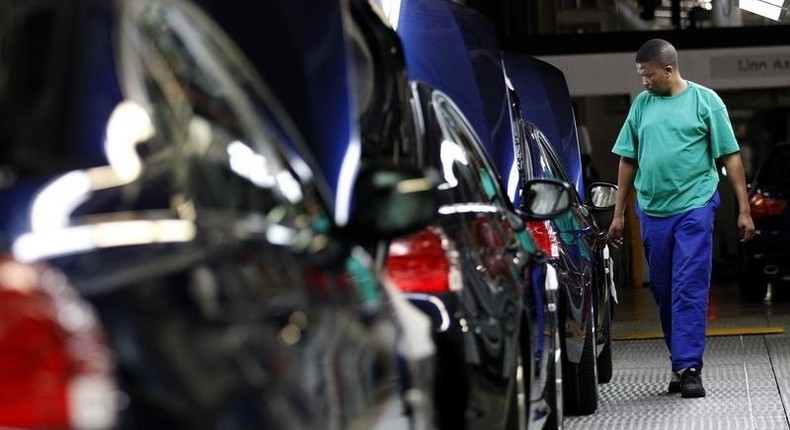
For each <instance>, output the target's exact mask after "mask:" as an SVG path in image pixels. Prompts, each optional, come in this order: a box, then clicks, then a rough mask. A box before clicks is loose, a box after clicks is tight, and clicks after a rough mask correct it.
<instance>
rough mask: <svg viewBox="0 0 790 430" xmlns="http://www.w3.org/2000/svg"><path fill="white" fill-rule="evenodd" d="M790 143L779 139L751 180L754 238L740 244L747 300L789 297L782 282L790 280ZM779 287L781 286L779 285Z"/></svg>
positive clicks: (750, 195) (741, 285) (743, 290)
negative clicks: (770, 290)
mask: <svg viewBox="0 0 790 430" xmlns="http://www.w3.org/2000/svg"><path fill="white" fill-rule="evenodd" d="M788 202H790V143H779V144H777V145H776V146H774V147H773V148H771V150H770V151H768V154H767V155H766V157H765V159H764V160H763V161H762V163H761V164H760V167H759V169H758V170H757V174H756V175H755V177H754V179H753V180H752V182H751V183H750V184H749V207H750V208H751V212H752V219H753V220H754V227H755V234H754V239H753V240H751V241H749V242H746V243H741V244H740V249H741V261H740V263H741V264H740V268H739V273H740V291H741V297H742V298H743V299H744V300H747V301H750V302H755V301H760V300H762V299H763V298H765V296H766V292H767V289H768V283H771V285H772V286H774V287H773V289H772V290H773V291H772V296H773V297H782V296H784V297H788V296H790V294H788V293H787V292H785V291H784V286H783V285H781V284H782V283H787V281H790V252H789V251H788V247H787V244H788V243H790V205H788ZM777 287H778V288H777Z"/></svg>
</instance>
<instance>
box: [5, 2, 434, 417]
mask: <svg viewBox="0 0 790 430" xmlns="http://www.w3.org/2000/svg"><path fill="white" fill-rule="evenodd" d="M9 5H10V6H9ZM9 7H10V9H9ZM3 8H5V9H6V10H10V12H12V14H13V19H12V20H8V21H6V20H5V19H4V18H5V16H6V15H5V14H4V13H3V14H0V32H2V33H0V34H1V35H2V40H3V42H4V43H3V46H2V49H3V50H2V52H0V54H2V55H0V59H2V60H1V61H2V62H0V76H2V77H3V79H2V80H0V124H1V126H2V130H0V133H1V134H0V141H2V146H3V151H2V155H1V157H2V158H0V166H1V167H0V171H1V172H2V183H1V184H0V198H2V201H3V205H2V208H1V209H0V221H2V224H0V234H1V235H2V236H0V237H1V238H2V242H1V243H0V244H2V249H0V252H2V257H0V327H1V328H2V330H0V427H18V428H41V429H66V428H78V429H108V428H123V429H126V428H130V429H132V428H133V429H138V428H139V429H150V428H168V429H248V428H272V429H289V430H290V429H303V428H304V429H345V428H378V427H386V428H425V427H426V426H429V425H430V417H427V418H425V417H423V414H427V413H429V411H430V405H429V404H428V403H426V399H428V398H429V396H427V395H426V393H425V392H426V391H427V390H430V389H431V387H432V386H431V384H430V382H431V374H430V371H429V369H430V368H429V367H427V366H429V365H431V364H432V362H431V357H432V353H433V343H432V342H431V339H430V333H429V332H428V328H429V322H428V320H427V318H425V317H424V316H423V315H422V313H420V312H418V311H417V310H416V309H414V308H413V307H411V306H410V305H408V303H406V302H405V301H404V300H403V298H402V297H401V295H400V293H398V292H397V291H395V290H394V289H393V288H388V287H387V286H386V285H382V284H381V283H380V282H379V279H378V277H377V273H376V271H375V270H374V266H373V262H372V261H371V259H370V258H369V257H368V254H367V253H366V252H365V251H364V250H363V249H362V248H360V247H359V246H356V245H355V242H356V241H357V240H359V239H360V238H362V237H366V238H367V237H374V238H389V237H394V236H400V235H403V234H405V233H408V232H410V231H413V230H415V229H418V228H422V227H424V226H425V225H427V224H428V223H429V222H431V221H432V220H433V219H434V218H435V213H436V202H435V200H434V194H433V193H432V192H429V191H426V190H430V189H431V183H430V182H428V181H427V180H426V178H425V177H424V176H422V174H421V173H419V172H417V171H413V170H409V169H405V168H400V169H393V168H390V169H375V168H366V169H362V170H360V171H359V172H357V174H356V176H355V178H356V180H355V182H354V185H355V187H354V190H353V193H354V196H355V197H356V198H358V199H360V200H362V201H366V202H369V203H370V207H369V208H367V210H366V211H365V213H364V216H361V215H359V214H356V213H352V214H351V215H350V218H351V220H352V222H349V224H348V225H347V226H344V227H340V226H337V225H335V223H334V222H333V219H332V216H331V214H330V212H329V210H328V209H327V207H326V203H325V202H326V201H327V200H328V199H329V198H330V196H327V195H325V193H326V190H328V189H329V187H328V186H326V185H323V184H322V181H323V179H322V177H321V174H320V171H319V170H318V169H315V168H314V166H315V162H314V161H313V160H312V159H311V158H310V156H309V155H308V153H307V152H306V151H304V147H305V145H304V142H302V141H301V137H300V136H299V133H297V132H296V131H295V127H294V126H293V125H292V123H291V121H290V119H289V118H288V116H287V115H286V114H285V113H284V111H283V110H282V108H281V107H280V105H279V103H278V101H277V100H276V99H275V98H274V97H273V96H272V94H271V92H270V91H269V89H268V88H267V86H266V85H265V83H263V82H262V81H261V80H260V79H259V78H258V77H257V76H256V75H255V74H254V73H253V72H251V68H250V66H249V65H248V64H247V63H246V61H245V60H244V59H243V58H242V57H241V56H240V55H239V54H238V53H237V51H236V49H235V48H234V46H233V45H232V44H231V43H230V42H229V41H228V39H227V38H226V37H225V36H224V35H223V33H222V31H221V30H220V29H218V28H217V27H215V26H214V25H213V24H212V22H211V21H210V20H208V19H207V18H206V17H205V16H204V15H203V14H202V13H201V12H200V11H199V10H198V9H196V8H195V7H194V6H193V5H192V4H191V3H188V2H182V1H175V0H173V1H158V0H134V1H128V2H115V3H112V2H107V1H99V0H84V1H73V2H59V1H43V2H35V3H31V2H27V1H13V2H10V3H8V2H7V1H4V2H0V9H3ZM404 183H406V184H408V185H411V187H404V186H403V184H404ZM421 184H422V185H421ZM394 208H397V210H395V209H394ZM421 321H422V322H423V323H424V326H423V327H422V328H423V330H422V331H421V330H420V326H419V324H420V322H421ZM421 393H422V394H421Z"/></svg>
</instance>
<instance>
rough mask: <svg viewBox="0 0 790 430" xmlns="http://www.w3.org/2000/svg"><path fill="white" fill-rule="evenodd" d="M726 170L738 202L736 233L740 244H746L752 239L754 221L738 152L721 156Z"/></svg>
mask: <svg viewBox="0 0 790 430" xmlns="http://www.w3.org/2000/svg"><path fill="white" fill-rule="evenodd" d="M719 160H720V161H721V163H722V164H724V167H726V168H727V177H728V178H729V179H730V184H732V188H733V190H735V198H736V199H737V200H738V232H739V235H740V238H741V242H746V241H747V240H750V239H751V238H752V237H754V221H752V215H751V211H750V209H749V197H748V193H747V191H746V175H745V174H744V170H743V163H742V162H741V155H740V153H739V152H733V153H732V154H727V155H724V156H722V157H721V158H720V159H719Z"/></svg>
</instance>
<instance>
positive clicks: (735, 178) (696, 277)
mask: <svg viewBox="0 0 790 430" xmlns="http://www.w3.org/2000/svg"><path fill="white" fill-rule="evenodd" d="M636 71H637V73H638V75H639V76H640V78H641V80H642V86H643V87H644V88H645V91H643V92H642V93H640V94H639V95H637V96H636V98H635V99H634V101H633V103H632V105H631V108H630V111H629V112H628V116H627V118H626V120H625V123H624V124H623V126H622V129H621V130H620V134H619V135H618V137H617V141H616V142H615V144H614V147H613V148H612V152H613V153H614V154H616V155H619V156H620V164H619V167H618V174H617V184H618V190H617V201H616V204H615V209H614V219H613V221H612V224H611V226H610V228H609V231H608V233H607V240H608V241H610V242H611V243H613V244H614V245H615V246H616V245H618V244H619V243H620V241H621V240H622V234H623V227H624V222H625V219H624V214H625V206H626V201H627V198H628V196H629V195H630V193H631V191H632V190H633V189H634V188H635V189H636V195H637V207H636V213H637V216H638V218H639V222H640V226H641V230H642V241H643V245H644V248H645V256H646V257H647V263H648V266H649V270H650V288H651V290H652V292H653V296H654V298H655V300H656V303H657V304H658V308H659V313H660V316H661V328H662V330H663V333H664V340H665V341H666V344H667V347H668V348H669V354H670V359H671V362H672V379H671V380H670V384H669V392H671V393H677V392H680V393H681V395H682V397H704V396H705V394H706V393H705V388H704V387H703V385H702V376H701V371H702V365H703V363H702V355H703V352H704V349H705V329H706V318H707V312H708V292H709V289H710V279H711V270H712V254H713V218H714V212H715V210H716V208H717V207H718V206H719V195H718V191H717V187H718V182H719V176H718V170H717V163H721V165H723V166H724V167H725V168H726V171H727V177H728V178H729V180H730V182H731V184H732V186H733V188H734V190H735V196H736V198H737V201H738V230H739V234H740V240H741V241H747V240H750V239H751V238H752V236H754V223H753V222H752V218H751V215H750V213H749V202H748V199H747V192H746V180H745V176H744V170H743V164H742V162H741V158H740V154H739V147H738V142H737V141H736V139H735V134H734V133H733V130H732V125H731V124H730V120H729V117H728V114H727V108H726V106H725V105H724V103H723V102H722V100H721V98H720V97H719V96H718V95H717V94H716V93H715V92H714V91H713V90H711V89H709V88H706V87H704V86H702V85H699V84H696V83H694V82H691V81H687V80H685V79H683V78H682V77H681V75H680V71H679V69H678V58H677V51H676V50H675V47H674V46H672V44H670V43H669V42H667V41H666V40H662V39H652V40H649V41H647V42H646V43H645V44H643V45H642V46H641V47H640V48H639V50H638V51H637V53H636Z"/></svg>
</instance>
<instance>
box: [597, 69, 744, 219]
mask: <svg viewBox="0 0 790 430" xmlns="http://www.w3.org/2000/svg"><path fill="white" fill-rule="evenodd" d="M738 151H739V148H738V142H737V141H736V139H735V134H734V133H733V131H732V125H731V124H730V119H729V116H728V115H727V107H726V106H725V105H724V102H723V101H722V100H721V98H720V97H719V96H718V95H717V94H716V93H715V92H713V90H711V89H709V88H706V87H703V86H702V85H698V84H695V83H693V82H688V87H686V89H685V90H684V91H683V92H682V93H680V94H677V95H674V96H664V97H661V96H655V95H652V94H650V93H649V92H647V91H643V92H642V93H640V94H639V95H638V96H636V98H635V99H634V102H633V104H632V105H631V109H630V111H629V112H628V117H627V118H626V120H625V123H624V124H623V127H622V129H620V134H619V135H618V136H617V141H616V142H615V144H614V147H613V148H612V152H613V153H615V154H617V155H620V156H622V157H628V158H633V159H636V160H637V163H638V164H639V167H638V169H637V171H636V178H635V179H634V187H635V188H636V191H637V200H638V202H639V207H640V208H641V209H642V210H643V211H645V213H647V214H648V215H653V216H658V217H668V216H672V215H677V214H679V213H682V212H685V211H688V210H690V209H694V208H699V207H702V206H705V204H706V203H707V202H708V200H710V198H711V197H712V196H713V193H714V192H715V191H716V187H717V186H718V183H719V175H718V172H717V171H716V162H715V160H716V159H717V158H719V157H722V156H724V155H727V154H732V153H734V152H738Z"/></svg>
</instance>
